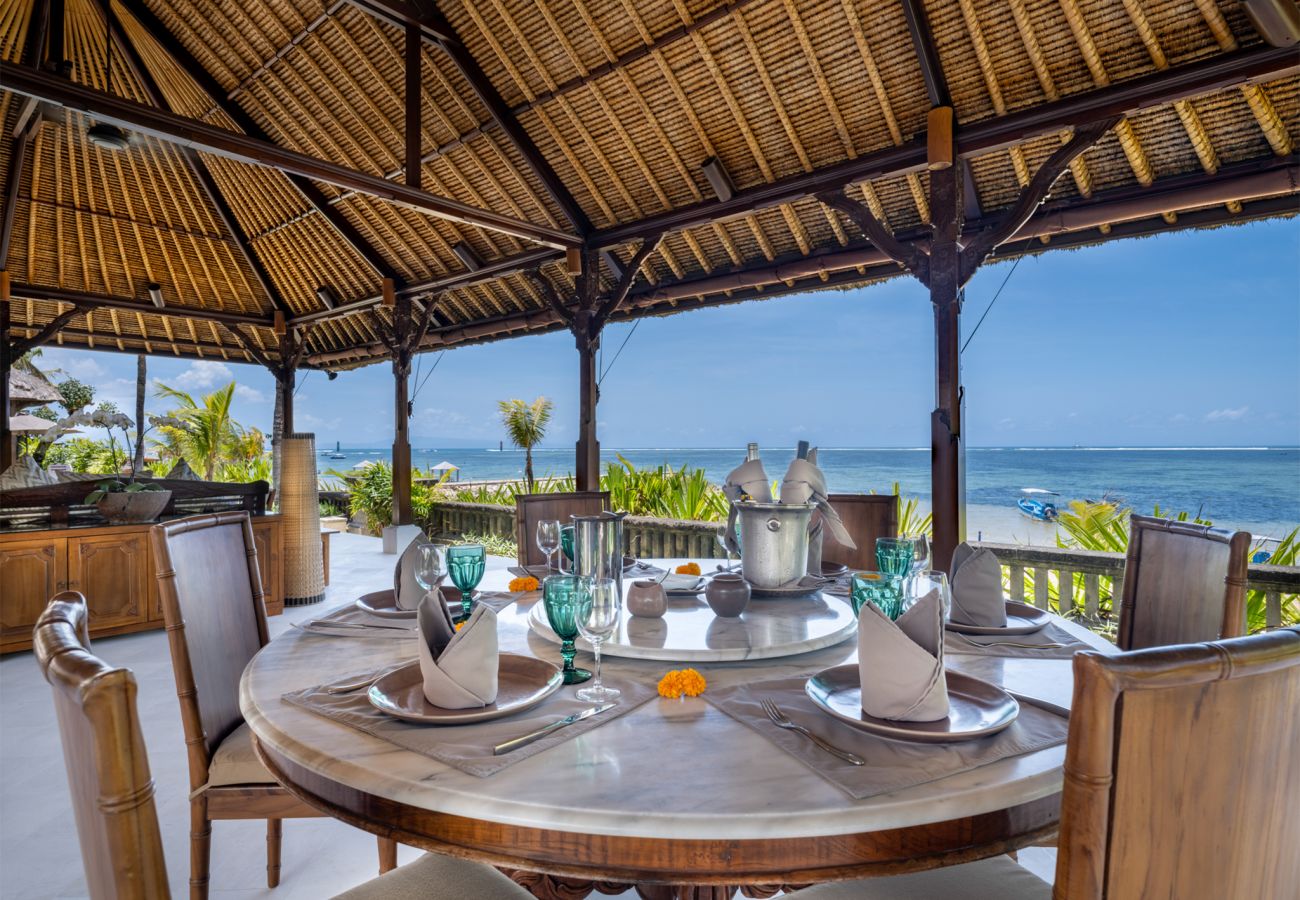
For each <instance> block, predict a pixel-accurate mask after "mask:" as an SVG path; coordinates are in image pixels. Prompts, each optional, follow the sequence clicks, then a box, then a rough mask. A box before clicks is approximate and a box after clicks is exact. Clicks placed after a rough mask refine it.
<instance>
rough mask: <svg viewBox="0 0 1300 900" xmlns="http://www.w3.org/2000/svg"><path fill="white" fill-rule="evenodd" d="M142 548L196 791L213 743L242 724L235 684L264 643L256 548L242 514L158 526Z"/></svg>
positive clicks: (204, 777) (202, 780)
mask: <svg viewBox="0 0 1300 900" xmlns="http://www.w3.org/2000/svg"><path fill="white" fill-rule="evenodd" d="M149 542H150V544H151V545H152V547H153V555H154V565H155V568H156V570H157V572H158V592H159V594H160V595H161V597H162V605H163V619H164V621H165V622H166V624H167V639H168V643H169V644H170V646H171V652H172V671H173V673H174V674H175V676H176V693H177V695H178V696H179V697H180V702H181V721H182V723H183V724H184V726H185V745H186V748H187V751H188V755H189V764H190V787H191V789H197V788H199V787H201V786H202V785H203V784H204V783H206V782H207V780H208V764H209V762H210V761H211V759H212V753H213V751H214V750H216V747H217V745H218V744H220V743H221V741H222V740H223V739H224V738H225V737H226V735H228V734H230V732H232V731H234V730H235V729H236V728H237V727H239V725H240V724H241V723H242V722H243V721H244V717H243V714H242V713H240V711H239V678H240V676H241V675H242V674H243V672H244V667H245V666H246V665H248V661H249V660H250V659H252V658H253V654H255V653H256V652H257V651H258V650H260V649H261V648H262V647H263V646H264V645H265V644H266V641H267V631H266V606H265V601H264V598H263V596H262V578H261V575H260V574H259V573H258V568H257V546H256V544H254V543H253V526H252V523H251V522H250V521H249V518H248V514H247V513H243V512H239V513H218V514H216V515H211V516H191V517H189V518H186V519H176V520H175V521H171V522H164V523H163V524H161V525H155V526H154V527H153V528H151V529H150V530H149Z"/></svg>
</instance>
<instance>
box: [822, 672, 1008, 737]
mask: <svg viewBox="0 0 1300 900" xmlns="http://www.w3.org/2000/svg"><path fill="white" fill-rule="evenodd" d="M944 675H945V676H946V677H947V679H948V717H947V718H946V719H939V720H937V721H934V722H901V721H899V722H895V721H891V720H889V719H877V718H874V717H872V716H869V715H867V714H866V713H865V712H863V711H862V681H861V676H860V674H859V671H858V667H857V666H856V665H854V664H849V665H847V666H834V667H832V668H829V669H824V670H822V671H821V672H818V673H817V674H816V675H814V676H813V677H812V678H809V679H808V682H807V683H806V684H805V685H804V691H805V692H806V693H807V694H808V696H809V698H811V699H812V702H813V703H816V704H817V705H818V706H820V707H821V708H822V709H824V710H826V712H828V713H830V714H831V715H832V716H834V717H835V718H837V719H839V720H840V721H841V722H844V723H845V724H847V725H851V726H853V727H854V728H857V729H860V730H861V731H866V732H870V733H871V734H875V735H879V736H880V737H887V738H893V739H894V740H896V741H914V742H918V743H924V744H947V743H952V742H954V741H970V740H974V739H975V738H982V737H988V736H989V735H991V734H997V733H998V732H999V731H1002V730H1004V729H1006V728H1008V727H1010V725H1011V723H1012V722H1014V721H1015V720H1016V716H1018V715H1020V704H1019V703H1017V702H1016V699H1015V698H1014V697H1012V696H1011V695H1010V694H1008V693H1007V692H1006V691H1004V690H1002V688H1000V687H998V686H997V685H994V684H989V683H988V682H987V681H981V680H980V679H978V678H972V677H971V676H969V675H963V674H962V673H961V672H953V671H951V670H949V671H947V672H945V673H944Z"/></svg>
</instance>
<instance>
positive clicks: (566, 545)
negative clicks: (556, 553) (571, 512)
mask: <svg viewBox="0 0 1300 900" xmlns="http://www.w3.org/2000/svg"><path fill="white" fill-rule="evenodd" d="M560 552H561V553H563V554H564V557H563V559H561V560H560V571H561V572H563V571H564V560H566V559H567V560H568V561H569V571H573V526H572V525H564V526H561V528H560Z"/></svg>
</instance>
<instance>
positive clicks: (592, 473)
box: [574, 311, 600, 491]
mask: <svg viewBox="0 0 1300 900" xmlns="http://www.w3.org/2000/svg"><path fill="white" fill-rule="evenodd" d="M586 316H587V314H586V311H583V312H580V313H578V320H579V322H580V323H581V324H580V325H579V327H578V328H577V329H576V333H577V344H578V444H577V448H576V449H577V460H576V465H575V470H574V471H575V474H576V479H575V480H576V482H577V489H578V490H580V491H597V490H600V441H598V440H597V439H596V405H597V404H598V403H599V402H600V387H599V386H598V385H597V384H596V378H597V372H596V352H597V351H598V350H599V349H600V331H599V330H597V331H596V333H595V335H592V334H591V333H590V331H589V330H588V328H589V326H588V323H587V321H586Z"/></svg>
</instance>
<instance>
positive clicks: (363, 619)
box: [294, 591, 526, 640]
mask: <svg viewBox="0 0 1300 900" xmlns="http://www.w3.org/2000/svg"><path fill="white" fill-rule="evenodd" d="M523 596H526V595H524V594H511V593H509V592H507V591H483V592H481V593H479V594H478V595H477V596H475V598H474V602H475V603H482V604H483V605H484V606H487V607H489V608H490V609H491V610H492V611H493V612H501V610H503V609H505V608H506V607H507V606H509V605H510V604H511V603H514V602H515V601H516V600H518V599H519V598H520V597H523ZM455 606H456V608H455V609H453V610H452V612H453V613H454V614H455V615H457V616H459V615H460V604H455ZM332 625H334V626H338V627H331V626H332ZM350 625H368V626H381V627H369V628H351V627H349V626H350ZM294 627H295V628H298V629H300V630H302V631H305V632H307V633H308V634H315V635H320V636H322V637H345V638H348V637H352V638H358V637H359V638H378V639H380V640H405V639H406V638H408V637H414V636H415V630H414V629H415V619H414V618H411V619H393V618H386V617H383V616H374V615H371V614H370V613H368V612H366V611H365V610H363V609H358V608H357V606H356V605H355V604H353V603H347V604H344V605H343V606H340V607H339V608H338V609H335V610H334V611H333V612H329V613H326V614H325V615H323V616H317V617H316V618H314V619H308V620H307V621H305V622H295V623H294ZM395 629H402V630H400V631H399V630H395Z"/></svg>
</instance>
